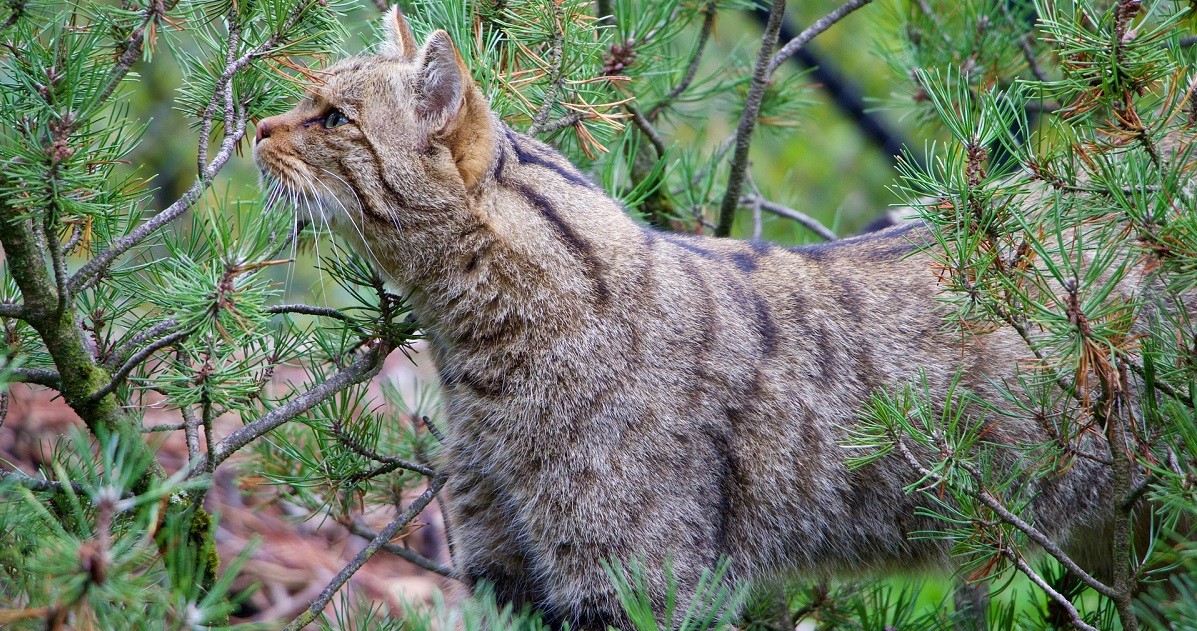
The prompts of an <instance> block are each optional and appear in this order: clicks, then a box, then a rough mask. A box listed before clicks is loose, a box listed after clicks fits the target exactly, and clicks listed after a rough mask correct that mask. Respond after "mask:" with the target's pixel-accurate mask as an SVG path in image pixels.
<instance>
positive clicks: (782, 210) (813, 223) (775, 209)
mask: <svg viewBox="0 0 1197 631" xmlns="http://www.w3.org/2000/svg"><path fill="white" fill-rule="evenodd" d="M740 203H741V204H744V205H746V206H752V205H759V206H760V207H761V209H762V210H765V211H768V212H770V213H773V214H774V215H777V216H778V217H785V218H786V219H791V220H793V221H796V222H798V223H800V224H802V226H803V227H805V228H807V229H808V230H810V231H811V232H813V233H815V234H817V235H819V236H820V237H822V238H823V239H825V240H827V241H835V240H836V239H838V238H839V237H837V236H836V234H835V233H834V232H832V231H831V229H829V228H827V227H826V226H824V225H823V224H821V223H819V221H818V220H817V219H815V218H814V217H811V216H809V215H807V214H805V213H802V212H799V211H797V210H794V209H793V208H789V207H788V206H783V205H781V204H778V203H777V202H771V201H769V200H767V199H765V198H763V197H761V196H760V195H756V194H751V195H745V196H744V197H743V198H742V199H741V200H740Z"/></svg>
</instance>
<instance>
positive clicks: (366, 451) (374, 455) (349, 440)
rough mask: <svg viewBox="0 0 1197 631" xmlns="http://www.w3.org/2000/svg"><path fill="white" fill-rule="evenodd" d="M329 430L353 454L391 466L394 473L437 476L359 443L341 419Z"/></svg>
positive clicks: (409, 462) (416, 465)
mask: <svg viewBox="0 0 1197 631" xmlns="http://www.w3.org/2000/svg"><path fill="white" fill-rule="evenodd" d="M329 429H330V431H331V432H332V435H333V436H336V437H337V440H339V441H341V444H342V445H345V446H346V447H348V448H349V450H350V451H352V452H353V453H355V454H357V455H359V456H361V457H363V458H368V459H370V460H373V461H375V462H381V463H383V464H387V465H391V466H392V469H391V470H392V471H393V470H394V469H395V468H398V469H407V470H408V471H414V472H415V473H419V474H420V475H423V476H428V477H430V478H431V477H435V476H436V471H433V470H432V469H429V468H428V467H425V466H424V465H422V464H419V463H416V462H412V461H410V460H406V459H404V458H398V457H395V456H387V455H385V454H380V453H378V452H376V451H374V450H373V449H370V448H368V447H366V446H365V445H363V444H361V443H360V442H358V440H357V439H356V438H354V437H353V436H350V435H349V434H348V433H346V432H345V429H344V427H342V421H341V420H340V419H337V420H336V421H335V422H333V424H332V427H331V428H329Z"/></svg>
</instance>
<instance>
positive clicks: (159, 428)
mask: <svg viewBox="0 0 1197 631" xmlns="http://www.w3.org/2000/svg"><path fill="white" fill-rule="evenodd" d="M186 427H187V424H186V423H169V424H166V425H154V426H152V427H146V426H144V425H142V426H141V433H143V434H156V433H158V432H177V431H179V430H181V429H185V428H186Z"/></svg>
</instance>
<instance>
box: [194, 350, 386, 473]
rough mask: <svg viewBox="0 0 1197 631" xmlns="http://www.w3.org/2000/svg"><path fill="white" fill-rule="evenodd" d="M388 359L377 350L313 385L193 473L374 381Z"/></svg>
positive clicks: (230, 439)
mask: <svg viewBox="0 0 1197 631" xmlns="http://www.w3.org/2000/svg"><path fill="white" fill-rule="evenodd" d="M385 358H386V353H385V352H384V350H383V348H382V347H375V348H373V349H371V350H370V351H369V352H368V353H366V354H365V355H363V356H362V357H361V358H360V359H358V360H357V361H355V362H353V363H352V364H350V365H349V366H346V367H345V368H344V369H342V370H340V371H339V372H337V374H335V375H333V376H332V377H329V378H328V379H325V380H324V381H323V382H321V383H319V384H317V385H315V386H313V387H312V388H311V389H310V390H308V391H307V392H304V393H303V394H301V395H299V396H297V397H295V398H293V399H291V400H290V401H288V402H287V403H286V405H283V406H282V407H278V408H275V409H273V410H271V411H270V412H268V413H266V414H264V415H262V416H261V417H260V418H259V419H258V420H256V421H254V422H252V423H250V424H249V425H246V426H244V427H241V428H240V429H238V430H236V431H234V432H233V433H231V434H229V435H228V436H225V437H224V438H222V439H221V440H220V442H218V443H216V445H215V446H214V447H213V448H212V451H210V452H209V453H208V455H207V456H205V457H203V458H201V459H200V460H199V461H198V462H197V464H196V466H195V467H194V468H193V470H192V475H193V476H195V475H200V474H202V473H204V472H206V471H211V470H212V469H214V468H216V466H217V465H219V464H220V463H221V462H224V460H225V459H226V458H228V457H229V456H231V455H233V454H234V453H236V451H237V450H239V449H241V448H242V447H244V446H246V445H248V444H249V443H250V442H251V441H253V440H255V439H257V438H258V437H260V436H262V435H264V434H266V432H269V431H270V430H272V429H275V428H276V427H278V426H280V425H282V424H283V423H286V422H287V421H289V420H291V419H293V418H295V417H296V416H299V415H300V414H303V413H304V412H307V411H308V410H310V409H312V408H314V407H316V406H317V405H319V404H321V403H323V402H324V401H325V400H327V399H328V398H329V397H331V396H333V395H335V394H337V393H338V392H340V391H342V390H344V389H345V388H348V387H349V386H352V385H354V384H356V383H360V382H362V381H365V380H367V379H370V378H371V377H373V376H374V375H376V374H378V371H379V370H381V369H382V364H383V361H382V360H383V359H385Z"/></svg>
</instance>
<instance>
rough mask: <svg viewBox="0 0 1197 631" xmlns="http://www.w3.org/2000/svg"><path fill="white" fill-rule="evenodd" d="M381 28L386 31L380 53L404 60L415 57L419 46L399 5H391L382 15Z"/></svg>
mask: <svg viewBox="0 0 1197 631" xmlns="http://www.w3.org/2000/svg"><path fill="white" fill-rule="evenodd" d="M382 30H383V32H384V33H386V37H384V38H383V40H382V54H384V55H388V56H394V57H399V58H401V59H403V60H404V61H411V60H413V59H415V58H416V51H417V50H418V49H419V46H417V45H416V37H415V35H412V32H411V27H410V26H408V24H407V19H406V18H404V17H403V11H400V10H399V5H397V4H396V5H395V6H393V7H391V10H390V11H387V14H386V15H385V16H383V18H382Z"/></svg>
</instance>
